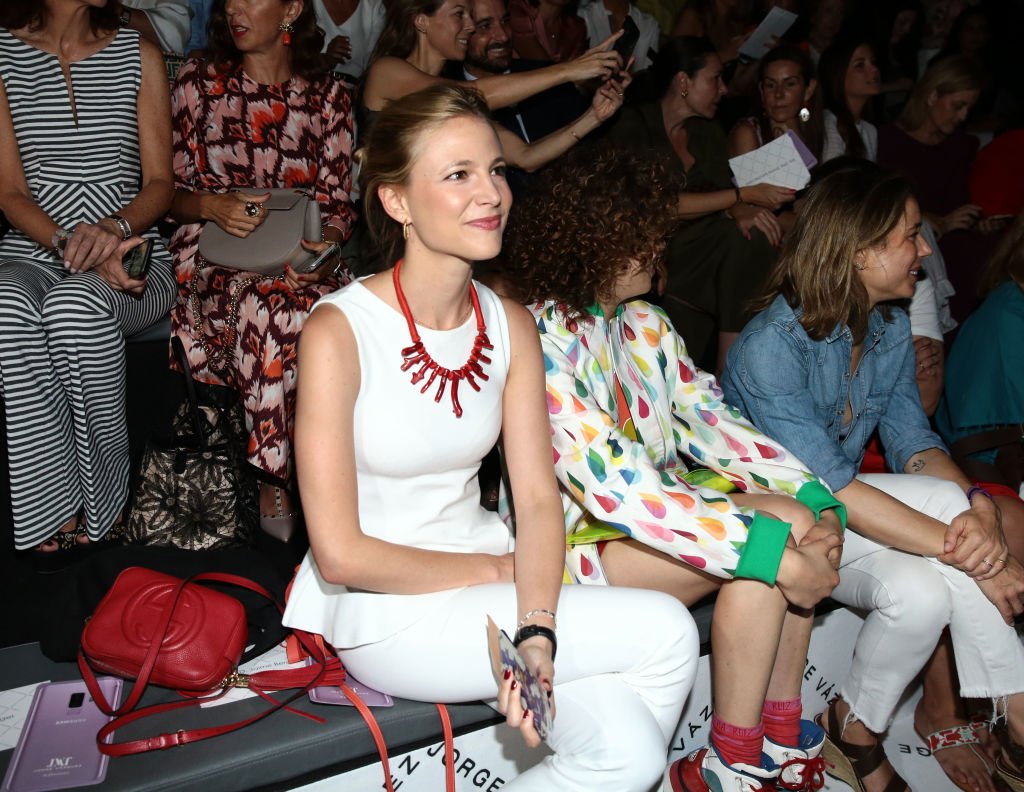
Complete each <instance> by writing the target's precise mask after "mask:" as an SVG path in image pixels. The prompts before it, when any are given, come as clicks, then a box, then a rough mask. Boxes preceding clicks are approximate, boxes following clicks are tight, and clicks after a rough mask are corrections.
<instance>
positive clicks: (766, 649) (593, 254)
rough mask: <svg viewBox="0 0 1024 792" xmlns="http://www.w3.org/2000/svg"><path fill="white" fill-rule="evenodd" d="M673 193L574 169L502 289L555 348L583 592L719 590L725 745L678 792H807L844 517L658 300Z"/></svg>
mask: <svg viewBox="0 0 1024 792" xmlns="http://www.w3.org/2000/svg"><path fill="white" fill-rule="evenodd" d="M676 180H677V179H676V178H673V177H670V176H669V171H668V169H667V168H666V167H665V165H664V164H663V163H661V162H657V161H655V160H652V159H645V158H644V157H642V156H641V155H638V154H634V153H632V152H628V151H620V150H616V149H614V148H611V147H602V148H600V149H599V150H597V151H596V152H594V151H580V152H574V153H573V154H572V155H570V159H569V161H563V162H560V163H559V164H557V165H554V166H552V167H551V168H547V169H545V170H544V172H543V173H542V174H541V176H540V177H538V179H537V180H536V181H535V182H534V183H533V184H531V191H530V193H529V196H528V198H527V199H526V200H525V201H523V202H520V203H519V204H518V206H517V207H516V209H515V210H514V211H513V213H512V220H511V222H510V224H509V232H508V240H509V243H508V245H507V248H508V249H507V251H506V253H505V259H506V262H507V269H506V272H505V274H506V277H507V280H508V282H509V284H511V285H512V287H513V291H515V292H516V293H518V296H519V297H520V299H521V300H523V301H525V302H528V303H529V304H530V306H529V307H530V311H531V312H532V313H533V315H534V318H535V319H536V322H537V327H538V329H539V331H540V337H541V349H542V351H543V353H544V368H545V376H546V379H547V403H548V414H549V418H550V421H551V437H552V441H553V443H554V457H555V474H556V475H557V477H558V482H559V487H560V490H561V495H562V505H563V509H564V512H565V530H566V532H567V534H568V536H567V541H568V543H569V550H568V555H567V558H566V562H567V568H568V572H569V575H570V577H571V578H572V581H573V582H575V583H579V584H584V585H607V584H611V585H613V586H627V587H635V588H645V589H657V590H661V591H666V592H668V593H670V594H673V595H674V596H676V597H678V598H679V599H680V600H681V601H682V602H683V603H684V604H686V605H693V604H694V603H696V602H697V601H698V600H700V599H702V598H703V597H705V596H706V595H707V594H709V593H711V592H713V591H716V590H717V591H718V592H719V593H718V599H717V600H716V602H715V617H714V621H713V622H712V643H713V653H712V664H713V672H712V673H713V679H714V700H715V714H714V718H713V720H712V723H711V744H710V745H709V746H708V747H707V748H706V749H703V750H700V751H698V752H696V753H695V754H693V755H692V756H690V757H689V758H687V759H685V760H682V761H681V762H678V763H676V765H675V766H674V767H673V769H672V771H671V772H670V774H669V779H670V783H669V784H668V785H667V786H666V788H670V789H671V790H675V791H676V792H681V790H684V789H685V790H691V791H696V790H702V792H706V790H708V789H709V787H710V789H714V790H719V789H736V788H740V787H742V788H743V789H748V790H761V789H764V790H768V789H774V786H772V784H774V782H775V781H776V780H780V781H785V782H786V783H788V784H794V786H793V787H792V788H794V789H796V788H799V789H804V788H805V787H804V786H803V784H805V783H811V780H812V779H813V778H814V777H815V774H817V775H818V776H820V774H821V772H822V769H823V767H822V761H823V760H822V759H820V758H819V754H820V751H821V746H822V743H823V740H824V734H823V732H822V731H821V729H820V728H818V727H817V726H815V725H814V724H812V723H810V722H809V721H803V722H801V719H800V713H801V706H800V681H801V678H802V675H803V672H804V662H805V659H806V656H807V645H808V640H809V638H810V630H811V620H812V610H810V609H811V608H813V606H814V604H815V603H816V602H817V601H818V599H820V598H821V597H822V596H824V595H825V594H827V593H828V591H829V590H830V589H831V587H832V586H833V585H835V583H836V582H838V577H837V576H836V574H835V569H834V567H833V563H832V562H833V561H834V562H835V565H838V561H839V546H840V543H841V536H842V527H841V519H842V518H841V516H840V515H839V511H840V510H839V509H838V508H837V507H838V502H837V501H836V500H835V499H834V498H833V497H832V495H831V493H830V492H829V491H828V489H827V488H826V487H825V486H824V485H823V484H822V483H821V482H820V481H819V480H817V479H816V478H814V477H813V476H812V475H810V474H809V473H808V472H807V470H806V469H805V468H804V467H803V465H802V464H801V463H800V462H799V461H798V460H797V459H795V458H794V457H793V456H792V455H790V454H789V453H788V452H786V451H785V450H784V449H782V448H781V447H780V446H779V445H778V444H776V443H774V442H773V441H771V440H769V439H768V438H766V437H764V436H763V435H761V434H760V433H758V432H757V431H756V430H755V429H754V428H753V427H752V426H751V425H750V424H749V423H748V422H747V421H745V420H744V419H742V418H740V417H739V416H738V414H737V412H736V411H735V410H734V409H732V408H731V407H729V406H728V405H727V404H724V403H723V402H722V399H721V391H720V390H719V389H718V385H717V383H716V382H715V379H714V377H712V376H711V375H710V374H705V373H704V372H702V371H700V370H699V369H698V368H697V367H696V366H695V365H694V363H693V361H692V360H691V359H690V358H689V357H688V356H687V354H686V346H685V344H684V340H683V339H682V338H680V337H679V336H678V335H677V334H676V332H675V331H674V330H673V329H672V325H671V324H670V322H669V320H668V317H667V316H666V315H665V313H664V312H663V311H662V310H661V309H660V308H657V307H655V306H654V305H651V304H650V303H648V302H645V301H644V300H643V299H642V297H643V295H644V294H646V293H647V292H648V291H650V289H651V285H652V280H653V279H654V278H655V277H656V275H657V273H658V272H660V270H661V256H662V254H663V252H664V247H665V241H664V240H665V232H666V230H667V229H668V228H669V227H670V226H671V225H672V224H674V222H675V221H673V220H672V219H671V218H672V216H673V207H674V204H675V202H676V200H677V193H678V186H677V185H674V184H673V181H676ZM580 185H585V186H584V187H583V189H580V187H579V186H580ZM691 465H692V466H696V467H697V468H699V470H697V471H696V473H695V474H690V473H688V466H691ZM694 475H696V476H698V477H703V478H705V479H706V478H713V479H715V481H716V482H717V486H706V485H705V486H702V485H701V484H699V483H698V481H699V480H700V478H697V479H694V478H693V477H694ZM691 481H693V483H691ZM723 491H724V492H728V493H729V494H723ZM794 495H795V498H794V497H793V496H794ZM616 537H617V538H616ZM595 539H598V541H596V542H595ZM605 540H609V541H605ZM794 540H796V541H794ZM801 540H803V541H801ZM796 542H800V544H799V547H798V546H797V544H796ZM791 606H792V607H791ZM762 751H763V752H764V753H765V754H767V755H768V756H769V757H770V758H771V763H769V764H767V765H766V766H764V767H762V763H761V754H762ZM787 763H788V764H787ZM783 765H785V766H786V769H785V771H784V772H783V777H782V778H781V779H779V774H780V768H781V767H782V766H783ZM797 784H801V785H800V786H796V785H797ZM744 785H745V786H744ZM808 788H816V787H808Z"/></svg>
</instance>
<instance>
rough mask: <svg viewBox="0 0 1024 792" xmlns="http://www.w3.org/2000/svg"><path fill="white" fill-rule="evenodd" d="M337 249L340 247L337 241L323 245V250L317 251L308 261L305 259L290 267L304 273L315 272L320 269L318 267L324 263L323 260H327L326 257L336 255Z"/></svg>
mask: <svg viewBox="0 0 1024 792" xmlns="http://www.w3.org/2000/svg"><path fill="white" fill-rule="evenodd" d="M339 250H341V247H340V246H339V245H338V243H337V242H332V243H331V244H329V245H328V246H327V247H325V248H324V249H323V250H321V251H320V252H319V253H317V254H316V255H315V256H314V257H313V258H311V259H310V260H309V261H307V262H305V263H303V264H299V265H297V266H294V267H292V269H293V270H295V271H296V272H301V273H303V274H306V273H309V272H316V271H317V270H318V269H320V267H322V266H323V265H324V262H325V261H327V260H328V259H330V258H332V257H333V256H336V255H338V251H339Z"/></svg>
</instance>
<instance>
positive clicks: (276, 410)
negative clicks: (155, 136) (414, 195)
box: [171, 0, 355, 536]
mask: <svg viewBox="0 0 1024 792" xmlns="http://www.w3.org/2000/svg"><path fill="white" fill-rule="evenodd" d="M210 34H211V35H210V47H209V50H208V59H207V60H202V61H198V60H193V61H189V62H188V63H186V65H185V66H184V67H183V68H182V70H181V72H180V73H179V75H178V80H177V82H176V84H175V86H174V96H173V99H174V174H175V186H176V187H177V190H176V192H175V196H174V203H173V205H172V208H171V216H172V217H173V218H174V219H175V220H177V221H178V222H179V223H181V227H180V228H179V229H178V230H177V231H176V232H175V234H174V238H173V239H172V240H171V250H172V251H173V253H174V256H175V259H176V270H177V277H178V287H179V294H178V302H177V304H176V305H175V307H174V311H173V312H172V314H171V319H172V324H173V328H174V333H175V334H176V335H177V336H178V337H179V338H181V340H182V342H183V343H184V345H185V349H186V350H187V351H188V356H189V363H190V365H191V367H192V370H193V373H194V374H195V376H196V378H197V379H199V380H201V381H203V382H207V383H210V384H214V385H229V386H231V387H234V388H236V389H237V390H238V391H239V392H240V394H241V399H242V405H243V408H244V412H245V419H246V427H247V429H248V430H249V442H248V461H249V463H250V464H251V465H253V466H254V467H255V468H256V471H257V475H258V476H259V477H260V479H261V481H262V486H261V494H260V501H261V520H262V521H263V524H264V527H265V528H266V529H267V530H268V532H271V533H272V535H275V536H283V535H288V534H289V533H290V532H291V530H293V529H294V525H295V523H296V521H297V519H298V518H297V514H296V512H297V504H296V503H295V501H294V497H295V493H294V488H293V483H294V482H293V475H292V471H293V468H292V454H291V437H292V415H293V411H294V404H295V350H296V345H297V342H298V336H299V332H300V331H301V329H302V325H303V323H304V322H305V319H306V315H307V314H308V313H309V310H310V308H311V307H312V306H313V303H314V302H316V300H317V298H319V297H320V296H321V295H323V294H326V293H327V292H329V291H333V290H334V289H336V288H337V287H338V286H339V285H340V284H343V283H347V282H348V280H349V273H348V270H347V269H346V268H345V265H344V262H343V261H342V260H341V259H340V258H336V259H335V260H334V261H332V262H329V263H327V264H325V265H324V266H322V267H320V268H319V269H318V270H317V271H316V272H313V273H308V274H299V273H296V272H294V271H293V270H290V269H286V270H285V274H284V276H283V277H282V278H254V277H253V275H252V273H247V272H242V271H239V270H234V269H227V268H224V267H219V266H217V263H216V262H207V261H206V260H204V259H203V258H202V257H201V256H200V255H199V234H200V232H201V231H202V228H203V225H204V224H205V223H216V224H217V225H218V226H220V227H221V228H222V229H224V230H225V231H227V232H228V233H229V234H232V235H234V236H238V237H246V236H248V235H249V234H251V233H252V232H253V231H254V230H255V229H256V228H258V227H259V226H260V225H261V224H262V223H263V222H264V220H265V219H266V217H267V211H266V210H261V208H260V204H261V203H262V201H264V200H266V198H267V197H268V194H267V193H266V192H265V190H266V189H267V188H270V187H294V188H301V189H305V190H308V191H310V192H311V193H312V195H313V196H314V197H315V199H316V201H317V202H318V203H319V204H320V214H321V218H322V219H323V229H322V230H323V239H324V240H325V241H324V243H315V244H314V245H312V246H311V248H320V247H325V246H326V244H327V243H330V242H341V241H344V240H345V239H347V238H348V236H349V234H350V232H351V229H352V223H353V221H354V219H355V212H354V210H353V207H352V199H351V198H350V196H349V193H350V190H351V186H352V176H351V157H352V105H351V97H350V95H349V92H348V90H347V89H346V87H345V83H344V82H343V81H342V80H341V79H339V78H337V77H334V76H332V75H330V74H328V73H327V72H326V71H325V70H324V68H323V60H322V58H321V56H320V47H321V44H322V42H323V34H322V33H321V32H320V31H319V29H318V28H317V26H316V20H315V18H314V15H313V7H312V5H310V4H308V3H306V2H304V0H249V1H246V0H227V1H226V2H225V3H224V4H223V5H221V6H220V7H218V9H217V11H216V12H215V14H214V16H213V18H212V21H211V25H210Z"/></svg>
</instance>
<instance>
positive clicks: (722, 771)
mask: <svg viewBox="0 0 1024 792" xmlns="http://www.w3.org/2000/svg"><path fill="white" fill-rule="evenodd" d="M761 763H762V764H763V765H765V766H766V767H754V766H752V765H745V764H739V763H738V764H734V765H728V764H726V763H725V762H724V761H723V760H722V757H721V756H719V754H718V750H717V749H716V748H715V746H714V745H713V744H709V745H708V747H707V748H700V749H699V750H696V751H694V752H693V753H692V754H690V755H689V756H687V757H686V758H685V759H679V760H677V761H675V762H673V763H672V764H671V765H670V766H669V768H668V770H666V771H665V778H664V781H663V783H662V790H663V792H768V790H772V789H774V787H773V786H772V783H773V782H774V781H775V778H776V777H777V776H778V774H779V770H778V768H777V767H775V764H774V762H772V760H771V758H770V757H768V756H765V755H764V754H762V755H761ZM766 768H768V769H766Z"/></svg>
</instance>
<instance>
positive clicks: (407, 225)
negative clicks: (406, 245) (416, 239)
mask: <svg viewBox="0 0 1024 792" xmlns="http://www.w3.org/2000/svg"><path fill="white" fill-rule="evenodd" d="M410 228H412V223H410V222H408V221H406V222H404V223H402V239H404V240H405V241H406V242H408V241H409V229H410Z"/></svg>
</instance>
